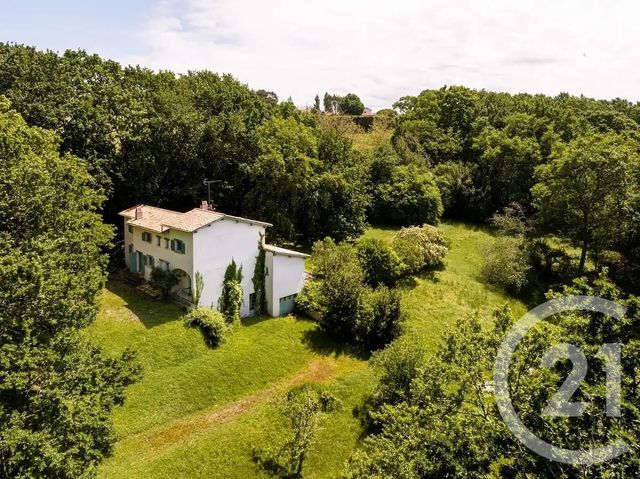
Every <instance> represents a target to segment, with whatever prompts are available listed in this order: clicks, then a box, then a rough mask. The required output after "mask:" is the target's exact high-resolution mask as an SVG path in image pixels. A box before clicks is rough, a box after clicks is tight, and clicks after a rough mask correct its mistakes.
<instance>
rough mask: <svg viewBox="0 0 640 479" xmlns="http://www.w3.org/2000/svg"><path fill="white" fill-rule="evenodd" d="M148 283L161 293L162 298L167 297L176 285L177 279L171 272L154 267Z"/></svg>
mask: <svg viewBox="0 0 640 479" xmlns="http://www.w3.org/2000/svg"><path fill="white" fill-rule="evenodd" d="M149 282H150V283H151V286H153V287H154V288H156V289H157V290H159V291H161V292H162V295H163V296H164V297H167V296H168V295H169V292H170V291H171V288H173V287H174V286H175V285H176V284H178V278H177V276H176V274H175V273H174V272H173V271H167V270H164V269H162V268H157V267H156V268H153V269H152V270H151V277H150V278H149Z"/></svg>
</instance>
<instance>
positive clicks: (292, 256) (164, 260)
mask: <svg viewBox="0 0 640 479" xmlns="http://www.w3.org/2000/svg"><path fill="white" fill-rule="evenodd" d="M120 216H122V217H124V245H125V262H126V264H127V267H128V268H129V271H131V272H132V273H136V274H139V275H141V276H142V277H144V278H145V279H147V280H148V279H149V278H150V274H151V270H152V269H153V268H154V267H160V268H163V269H165V270H171V271H174V272H175V273H176V274H177V275H178V277H179V283H178V285H177V286H175V287H174V290H173V293H174V294H176V295H178V296H180V297H181V298H183V299H185V300H187V301H191V298H192V287H194V286H195V274H196V272H199V273H200V274H201V275H202V279H203V284H204V287H203V290H202V296H201V298H200V305H201V306H207V307H212V308H216V307H217V305H218V298H219V296H220V292H221V290H222V282H223V279H224V273H225V270H226V268H227V266H229V264H230V263H231V260H235V262H236V264H237V265H238V266H242V272H243V279H242V291H243V298H242V308H241V311H240V314H241V316H249V315H251V314H253V313H254V312H255V306H256V295H255V293H254V289H253V282H252V278H253V275H254V269H255V265H256V260H257V257H258V255H259V253H260V247H262V248H263V249H264V251H265V290H266V297H267V310H268V312H269V314H270V315H272V316H280V315H284V314H288V313H290V312H291V311H292V310H293V307H294V304H295V303H294V300H295V296H296V295H297V294H298V293H299V292H300V290H301V289H302V287H303V285H304V277H305V273H304V260H305V258H307V257H308V255H306V254H303V253H299V252H297V251H292V250H288V249H284V248H279V247H276V246H271V245H267V244H265V243H264V234H265V229H266V228H267V227H269V226H271V225H270V224H269V223H264V222H262V221H256V220H251V219H247V218H240V217H237V216H230V215H226V214H224V213H220V212H218V211H212V210H211V209H210V208H209V206H208V204H207V203H206V202H203V204H202V206H201V207H200V208H195V209H193V210H191V211H187V212H186V213H179V212H177V211H171V210H166V209H163V208H156V207H153V206H147V205H138V206H134V207H132V208H129V209H126V210H124V211H121V212H120ZM261 245H262V246H261Z"/></svg>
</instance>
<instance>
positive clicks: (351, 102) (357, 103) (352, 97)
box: [340, 93, 364, 115]
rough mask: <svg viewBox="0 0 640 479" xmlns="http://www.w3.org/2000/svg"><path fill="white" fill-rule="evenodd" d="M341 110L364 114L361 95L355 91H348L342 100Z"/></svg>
mask: <svg viewBox="0 0 640 479" xmlns="http://www.w3.org/2000/svg"><path fill="white" fill-rule="evenodd" d="M340 111H341V113H344V114H345V115H362V112H363V111H364V104H363V103H362V100H360V97H358V95H356V94H354V93H347V94H346V95H345V96H344V97H343V98H342V99H341V100H340Z"/></svg>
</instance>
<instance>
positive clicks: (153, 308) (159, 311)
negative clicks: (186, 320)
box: [106, 281, 184, 329]
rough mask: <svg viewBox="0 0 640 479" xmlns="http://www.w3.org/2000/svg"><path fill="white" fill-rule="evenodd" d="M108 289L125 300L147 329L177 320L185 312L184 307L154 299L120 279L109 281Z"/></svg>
mask: <svg viewBox="0 0 640 479" xmlns="http://www.w3.org/2000/svg"><path fill="white" fill-rule="evenodd" d="M106 289H107V290H108V291H110V292H111V293H113V294H115V295H116V296H118V297H119V298H120V299H122V300H123V301H124V302H125V305H124V306H125V307H126V308H127V309H129V310H130V311H131V312H132V313H133V314H135V315H136V316H137V317H138V319H139V320H140V322H141V323H142V324H143V325H144V327H145V328H147V329H151V328H154V327H156V326H161V325H163V324H165V323H168V322H170V321H176V320H178V319H180V317H181V316H182V315H183V314H184V311H183V309H182V308H180V307H179V306H177V305H175V304H173V303H171V302H170V301H160V300H157V299H153V298H151V297H150V296H147V295H146V294H144V293H142V292H140V291H138V290H136V289H135V288H133V287H131V286H129V285H126V284H123V283H120V282H119V281H108V282H107V285H106Z"/></svg>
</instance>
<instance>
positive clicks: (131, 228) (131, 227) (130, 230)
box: [127, 225, 133, 233]
mask: <svg viewBox="0 0 640 479" xmlns="http://www.w3.org/2000/svg"><path fill="white" fill-rule="evenodd" d="M127 229H128V230H129V233H133V226H131V225H129V226H128V227H127Z"/></svg>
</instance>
